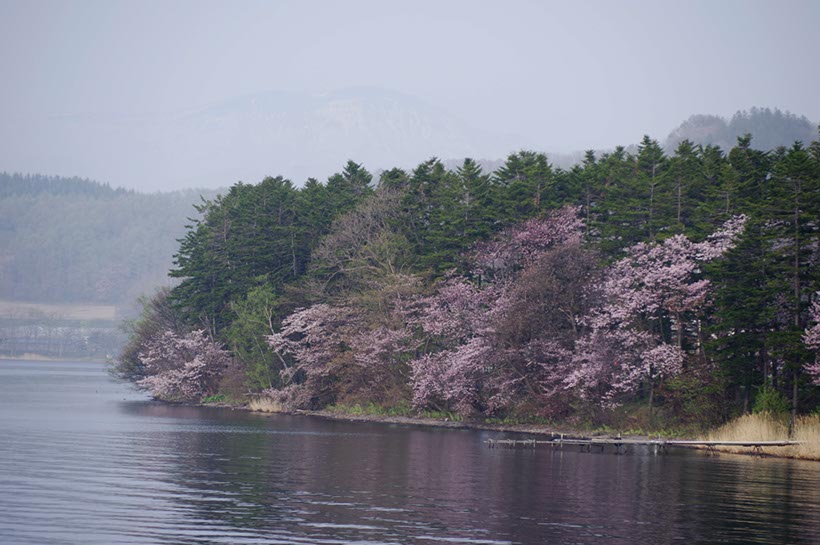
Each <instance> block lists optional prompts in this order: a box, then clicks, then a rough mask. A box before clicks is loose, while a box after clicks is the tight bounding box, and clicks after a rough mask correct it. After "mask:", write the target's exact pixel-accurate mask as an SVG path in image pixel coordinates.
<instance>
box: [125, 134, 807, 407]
mask: <svg viewBox="0 0 820 545" xmlns="http://www.w3.org/2000/svg"><path fill="white" fill-rule="evenodd" d="M198 211H199V213H200V214H201V216H200V218H199V219H197V220H195V221H194V222H193V223H192V224H191V226H190V227H189V228H188V230H187V234H186V235H185V237H184V238H183V239H182V242H181V244H180V246H179V248H178V250H177V254H176V266H175V268H174V269H173V270H172V275H173V276H175V277H177V278H179V279H180V280H181V283H180V284H179V285H178V286H176V287H174V288H173V289H171V290H162V291H161V292H159V293H157V295H156V296H155V297H153V298H151V299H146V300H144V301H143V302H144V313H143V316H142V318H141V319H139V320H137V321H135V322H133V323H131V332H132V336H131V341H130V343H129V344H128V346H127V347H126V350H125V351H124V353H123V354H122V356H121V357H120V360H119V364H118V372H119V374H120V375H121V376H123V377H126V378H129V379H131V380H134V381H136V382H137V383H138V384H139V385H141V386H142V387H145V388H147V389H150V390H151V391H152V392H154V394H155V395H157V396H159V397H164V398H172V399H174V398H175V399H200V398H202V397H204V396H208V395H212V394H216V393H218V392H222V393H224V394H226V395H234V396H237V397H241V396H242V395H247V394H249V393H254V394H257V395H259V394H260V393H261V394H262V395H265V396H268V397H269V398H270V399H271V400H272V401H273V402H275V403H279V404H281V405H282V406H284V407H302V408H319V407H324V406H327V405H330V404H348V405H349V404H354V403H372V404H376V405H380V406H383V407H388V406H389V407H402V406H403V407H410V406H413V407H414V408H415V410H420V411H421V410H440V411H452V412H456V413H459V414H461V415H464V416H470V415H484V416H496V417H513V418H517V417H531V416H533V415H537V416H541V417H548V418H557V417H561V418H582V419H587V420H596V421H605V420H606V419H607V418H608V417H607V415H611V414H612V411H613V410H614V407H617V406H619V405H623V404H629V403H636V402H639V403H641V404H643V405H644V406H646V407H648V411H649V415H650V417H651V415H653V414H655V415H658V414H664V415H667V416H670V415H671V417H673V418H674V419H676V421H683V420H688V421H696V422H701V423H708V422H714V421H717V420H721V419H723V418H726V417H727V416H729V415H731V414H733V413H736V412H739V411H743V410H750V409H751V408H752V406H753V405H754V404H757V405H758V407H761V408H765V409H771V410H784V409H786V410H787V409H789V408H791V409H792V410H794V411H805V410H811V409H813V408H816V407H817V404H818V395H817V388H816V386H814V384H815V383H816V381H817V380H818V376H817V372H818V368H817V365H816V358H817V355H816V349H815V348H816V344H817V341H816V340H815V339H814V337H815V336H816V333H815V330H817V329H818V328H817V327H814V326H813V324H814V323H815V322H816V320H817V319H818V314H820V306H818V305H816V304H814V302H815V301H816V299H817V292H818V290H820V267H818V264H819V263H820V249H818V227H819V226H820V142H818V141H816V140H815V141H814V142H812V143H810V144H807V145H805V146H804V145H803V144H800V143H795V144H794V145H791V146H789V147H778V148H776V149H772V150H770V151H767V152H763V151H759V150H756V149H755V148H754V147H753V146H752V139H751V137H750V136H748V135H746V136H742V137H740V138H739V139H738V141H737V143H736V145H734V147H732V148H731V149H730V150H728V151H724V150H723V149H721V148H719V147H717V146H712V145H707V146H700V145H695V144H693V143H692V142H691V141H689V140H683V141H681V142H680V143H679V144H678V146H677V148H676V149H675V152H674V153H673V154H671V155H668V154H666V153H665V152H664V150H663V149H662V147H661V146H660V144H659V143H658V142H657V141H655V140H652V139H651V138H649V137H645V138H644V139H643V141H642V142H641V143H640V145H639V146H638V147H637V149H636V151H635V153H629V152H627V151H626V150H625V149H624V148H621V147H619V148H616V149H615V150H614V151H612V152H610V153H605V154H596V153H594V152H591V151H590V152H587V154H586V156H585V158H584V161H583V163H582V164H579V165H577V166H575V167H573V168H570V169H556V168H554V167H553V166H552V165H551V164H550V162H549V160H548V158H547V157H546V156H545V155H544V154H541V153H537V152H529V151H521V152H518V153H514V154H512V155H510V156H509V157H508V158H507V160H506V161H505V162H504V164H503V165H502V166H501V167H500V168H498V169H497V170H495V171H494V172H484V171H483V170H482V168H481V167H480V166H479V165H478V164H477V163H476V162H475V161H472V160H470V159H467V160H465V161H464V162H463V163H462V164H461V165H460V166H458V167H457V168H455V169H452V170H450V169H448V168H446V167H445V166H444V164H443V163H442V162H441V161H439V160H437V159H431V160H429V161H425V162H423V163H421V164H420V165H418V166H417V167H416V168H415V169H413V170H412V171H409V172H408V171H404V170H401V169H397V168H394V169H391V170H387V171H384V172H383V173H382V174H381V176H380V177H379V179H378V180H374V179H373V177H372V175H371V174H370V172H368V171H367V170H366V169H365V168H364V167H363V166H362V165H359V164H356V163H354V162H352V161H351V162H349V163H348V164H347V165H346V166H345V167H344V169H343V170H342V172H340V173H338V174H336V175H334V176H332V177H330V178H329V179H328V180H327V182H326V183H320V182H319V181H317V180H313V179H311V180H309V181H308V182H307V183H306V184H305V185H304V186H303V187H301V188H299V187H295V186H294V185H293V184H292V183H291V182H290V181H288V180H285V179H283V178H281V177H276V178H273V177H272V178H266V179H265V180H263V181H262V182H260V183H259V184H257V185H250V184H241V183H240V184H236V185H234V186H233V187H231V188H230V190H229V191H228V192H227V193H226V194H225V195H221V196H218V197H217V198H215V199H212V200H208V201H207V202H204V203H203V204H201V205H200V206H199V207H198ZM813 350H814V351H813Z"/></svg>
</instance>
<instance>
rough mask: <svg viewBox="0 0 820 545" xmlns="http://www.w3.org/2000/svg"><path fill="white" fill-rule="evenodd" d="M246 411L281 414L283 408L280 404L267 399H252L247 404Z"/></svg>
mask: <svg viewBox="0 0 820 545" xmlns="http://www.w3.org/2000/svg"><path fill="white" fill-rule="evenodd" d="M248 409H250V410H252V411H258V412H262V413H281V412H285V408H284V407H283V406H282V404H281V403H277V402H276V401H274V400H272V399H271V398H269V397H265V396H259V397H254V398H252V399H251V400H250V401H249V402H248Z"/></svg>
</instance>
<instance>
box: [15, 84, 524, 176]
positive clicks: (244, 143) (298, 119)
mask: <svg viewBox="0 0 820 545" xmlns="http://www.w3.org/2000/svg"><path fill="white" fill-rule="evenodd" d="M2 132H3V129H2V128H0V133H2ZM0 136H4V135H2V134H0ZM12 136H14V138H12ZM5 139H9V140H14V141H16V143H15V144H13V146H12V148H8V149H5V150H3V149H0V168H3V167H5V168H14V169H17V170H29V171H40V172H59V173H62V174H73V173H77V174H80V175H83V176H93V177H95V178H97V179H101V180H108V181H111V182H112V183H116V184H117V185H124V186H127V187H141V188H147V189H177V188H183V187H219V186H222V187H224V186H227V185H230V184H232V183H234V182H236V181H239V180H242V181H245V182H254V183H255V182H258V181H259V180H261V179H262V178H264V177H265V176H268V175H272V176H275V175H283V176H285V177H287V178H290V179H291V180H292V181H293V182H294V183H296V184H301V183H302V182H304V180H306V179H307V178H308V177H315V178H318V179H325V178H327V177H328V176H329V175H331V174H333V173H334V172H336V171H338V170H340V169H341V168H342V167H343V166H344V164H345V162H346V161H347V160H348V159H353V160H355V161H356V162H359V163H363V164H364V165H365V166H366V167H368V168H370V169H371V170H375V169H377V168H390V167H394V166H400V167H412V166H415V165H417V164H418V163H420V162H421V161H424V160H426V159H429V158H430V157H432V156H438V157H464V156H469V157H503V156H505V154H506V153H507V152H509V151H510V150H511V149H513V148H514V147H515V146H514V145H513V143H512V140H511V139H510V138H508V137H504V136H499V135H495V134H490V133H487V132H482V131H481V130H478V129H476V128H475V127H471V126H470V125H469V124H467V123H466V122H464V121H462V120H460V119H458V118H457V117H455V116H453V115H451V114H450V113H448V112H446V111H444V110H441V109H439V108H437V107H435V106H432V105H430V104H427V103H426V102H424V101H422V100H420V99H418V98H415V97H412V96H409V95H405V94H402V93H397V92H393V91H386V90H382V89H371V88H358V89H348V90H344V91H338V92H333V93H329V94H324V95H308V94H298V93H285V92H270V93H263V94H256V95H250V96H245V97H240V98H235V99H232V100H228V101H225V102H222V103H219V104H214V105H212V106H210V107H208V108H204V109H201V110H197V111H189V112H184V113H178V114H173V115H147V116H136V117H135V116H107V115H101V114H95V115H70V116H59V117H48V118H41V119H37V120H32V121H31V126H30V127H28V130H27V131H26V132H25V134H19V135H5V136H4V138H3V140H5ZM15 139H16V140H15ZM26 140H28V141H27V142H26V143H25V146H24V145H23V142H24V141H26ZM15 149H16V150H17V151H16V152H15V151H14V150H15ZM24 152H25V153H24ZM20 157H24V158H25V157H28V159H27V161H29V162H31V164H22V165H21V164H20V160H19V158H20Z"/></svg>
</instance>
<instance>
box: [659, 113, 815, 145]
mask: <svg viewBox="0 0 820 545" xmlns="http://www.w3.org/2000/svg"><path fill="white" fill-rule="evenodd" d="M816 129H817V125H814V124H812V123H811V121H809V120H808V119H806V117H805V116H797V115H794V114H793V113H791V112H783V111H781V110H778V109H777V108H775V109H774V110H772V109H770V108H752V109H750V110H741V111H738V112H736V113H735V114H734V115H733V116H732V117H731V118H730V119H724V118H722V117H720V116H717V115H693V116H692V117H690V118H689V119H687V120H686V121H684V122H683V123H681V125H680V126H679V127H678V128H676V129H675V130H673V131H672V133H671V134H670V135H669V137H668V138H667V139H666V143H665V147H666V148H667V149H671V150H674V149H675V148H676V147H677V146H678V144H680V143H681V142H682V141H683V140H690V141H692V142H693V143H695V144H701V145H704V146H706V145H713V146H720V147H722V148H723V149H729V148H730V147H732V146H733V145H734V144H735V142H736V141H737V139H738V138H739V137H741V136H743V135H744V134H751V135H752V147H754V148H755V149H758V150H763V151H767V150H772V149H775V148H777V147H778V146H790V145H791V144H792V143H793V142H803V143H808V142H811V141H812V140H813V139H814V137H815V135H816Z"/></svg>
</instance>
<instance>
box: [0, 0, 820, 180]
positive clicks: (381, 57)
mask: <svg viewBox="0 0 820 545" xmlns="http://www.w3.org/2000/svg"><path fill="white" fill-rule="evenodd" d="M818 29H820V2H818V1H817V0H808V1H798V0H790V1H778V2H774V1H772V2H759V1H718V0H710V1H698V2H696V1H686V2H681V1H674V2H671V1H670V2H643V1H641V2H639V1H620V2H615V1H603V2H574V1H573V2H569V1H567V2H546V1H542V2H523V1H519V2H514V1H504V2H501V1H498V2H477V1H470V2H454V1H451V2H444V1H437V2H423V1H419V0H414V1H411V2H410V1H408V2H388V1H373V2H357V1H349V0H347V1H344V2H310V1H298V2H290V1H287V2H286V1H281V2H275V1H265V2H257V1H233V2H227V1H225V2H212V1H201V0H196V1H169V2H160V1H149V0H144V1H137V2H117V1H111V0H103V1H82V2H73V1H50V2H42V1H30V0H24V1H22V0H21V1H9V0H0V74H2V84H0V118H2V123H3V124H4V125H5V126H6V127H7V129H6V131H5V133H4V134H0V138H2V139H6V140H8V139H13V138H14V134H13V132H14V130H12V129H13V128H14V127H18V126H19V127H23V126H24V125H25V123H26V122H27V120H28V119H31V118H33V117H43V116H46V117H53V116H71V115H78V114H81V115H86V116H87V115H91V116H100V117H111V116H113V117H118V116H120V117H121V116H124V117H131V116H136V117H139V116H143V115H146V114H157V113H161V114H170V113H178V112H182V111H191V110H195V109H198V108H203V107H206V106H208V105H211V104H214V103H217V102H219V101H222V100H225V99H229V98H232V97H237V96H241V95H247V94H251V93H258V92H263V91H270V90H288V91H296V92H307V93H321V92H329V91H332V90H337V89H341V88H346V87H353V86H357V87H358V86H373V87H382V88H386V89H392V90H396V91H400V92H403V93H408V94H411V95H415V96H417V97H419V98H421V99H423V100H425V101H427V102H429V103H431V104H433V105H436V106H439V107H441V108H443V109H445V110H447V111H449V112H451V113H453V114H455V115H456V116H458V117H460V118H462V119H464V120H465V121H467V122H468V123H470V124H471V125H473V126H476V127H479V128H481V129H484V130H487V131H492V132H498V133H509V134H516V135H521V136H522V137H523V139H524V140H525V141H526V142H527V143H529V144H532V145H536V146H541V147H542V148H543V149H546V150H554V151H572V150H578V149H586V148H591V147H598V148H605V147H611V146H614V145H616V144H630V143H633V142H636V141H638V140H639V139H640V137H641V135H642V134H644V133H649V134H650V135H652V136H654V137H656V138H658V139H663V138H664V137H665V136H666V135H667V134H668V132H669V131H670V130H671V129H672V128H674V127H675V126H676V125H678V124H679V123H680V122H681V121H683V120H684V119H686V118H687V117H688V116H689V115H691V114H694V113H714V114H719V115H724V116H729V115H731V114H732V113H734V112H735V111H736V110H738V109H745V108H749V107H752V106H770V107H779V108H781V109H784V110H790V111H792V112H794V113H796V114H799V115H806V116H807V117H809V119H811V120H813V121H817V120H820V70H819V69H818V68H820V62H818V60H817V59H818V52H820V30H818ZM21 130H22V129H21ZM29 136H31V135H29ZM3 144H6V142H3V141H2V140H0V145H3ZM19 147H20V149H21V150H22V151H21V152H20V153H24V152H26V151H27V150H24V149H22V144H20V146H19ZM37 153H40V152H39V151H29V152H28V155H27V161H28V163H26V165H25V166H27V168H29V169H30V168H31V166H30V165H31V163H32V161H35V160H36V158H37ZM2 158H3V160H4V161H7V162H9V163H12V164H8V165H4V164H0V170H15V169H19V166H18V165H16V164H13V163H14V162H15V158H14V157H9V156H3V157H2ZM48 173H49V174H67V175H68V174H71V175H73V174H78V175H81V176H93V175H94V173H93V172H89V173H84V172H65V173H63V172H60V173H57V172H48ZM111 181H112V182H114V181H115V180H111Z"/></svg>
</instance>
